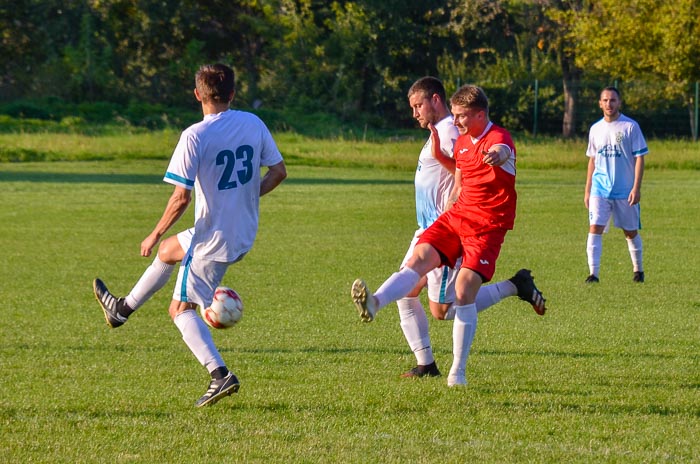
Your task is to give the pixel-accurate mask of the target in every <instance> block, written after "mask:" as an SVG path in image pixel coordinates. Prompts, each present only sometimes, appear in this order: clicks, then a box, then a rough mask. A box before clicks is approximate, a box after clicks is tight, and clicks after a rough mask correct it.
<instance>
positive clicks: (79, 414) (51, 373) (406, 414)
mask: <svg viewBox="0 0 700 464" xmlns="http://www.w3.org/2000/svg"><path fill="white" fill-rule="evenodd" d="M284 141H285V137H282V140H281V141H280V145H283V143H284ZM171 142H172V140H170V141H169V142H168V144H166V145H168V147H169V148H168V154H167V155H165V156H164V158H163V160H148V159H137V160H134V159H132V160H128V159H127V160H123V159H115V160H114V161H100V162H97V161H81V162H52V163H44V162H42V163H12V164H9V163H5V164H0V182H1V183H2V190H1V191H0V246H1V247H2V250H3V265H2V266H0V286H1V287H0V288H2V301H3V310H2V314H3V317H2V321H1V322H0V367H1V372H2V376H1V377H0V462H8V463H14V462H45V463H82V462H105V463H161V462H162V463H166V462H168V463H200V462H265V463H267V462H338V463H340V462H455V463H458V462H459V463H462V462H538V463H539V462H551V463H560V462H570V463H573V462H577V463H578V462H580V463H588V462H625V463H627V462H633V463H636V462H639V463H641V462H693V461H695V462H698V461H700V442H699V441H698V436H700V365H699V360H700V357H699V355H698V349H699V348H700V335H699V330H698V329H699V328H700V296H699V294H698V290H697V289H698V287H697V282H698V281H700V265H699V264H700V259H699V257H700V247H699V246H698V242H697V226H698V219H697V218H698V217H700V205H699V204H698V202H697V198H698V197H700V178H699V177H698V175H697V171H695V170H680V169H662V167H663V166H660V168H659V169H652V170H650V171H649V172H647V176H646V179H645V184H644V188H643V199H642V202H643V203H642V204H643V221H644V229H643V230H642V236H643V239H644V244H645V264H646V274H647V282H646V283H645V284H643V285H639V284H633V283H632V282H631V277H632V272H631V266H630V263H629V256H628V254H627V250H626V244H625V243H624V239H623V237H622V234H621V233H620V232H619V231H617V230H615V231H613V232H611V233H610V234H608V235H607V236H606V237H605V238H604V251H603V265H602V273H601V283H600V284H599V285H596V286H587V285H585V284H583V279H584V278H585V276H586V274H587V266H586V258H585V236H586V230H587V213H586V210H585V209H584V207H583V201H582V200H583V198H582V196H583V181H584V177H585V172H584V171H582V170H581V169H573V167H575V165H571V166H567V168H566V169H548V170H544V169H537V170H536V169H527V168H523V169H520V170H519V172H518V176H519V181H518V191H519V210H518V218H517V222H516V227H515V230H514V231H512V232H511V233H509V234H508V236H507V238H506V243H505V245H504V247H503V251H502V254H501V257H500V259H499V263H498V269H497V274H496V277H495V278H496V279H499V280H500V279H504V278H507V277H509V276H510V275H512V273H513V272H514V271H515V270H517V269H518V268H520V267H530V268H532V269H533V273H534V275H535V278H536V280H537V283H538V286H539V287H540V288H541V289H542V290H543V291H544V292H545V295H546V297H547V298H548V303H549V307H550V310H549V312H548V313H547V315H546V316H544V317H538V316H536V315H535V313H534V312H533V311H532V310H531V309H530V308H529V305H527V304H526V303H523V302H520V301H518V300H517V299H513V298H511V299H508V300H506V301H503V302H501V303H500V304H498V305H497V306H495V307H493V308H490V309H489V310H487V311H486V312H484V313H481V315H480V318H479V327H478V331H477V335H476V339H475V342H474V346H473V350H472V354H471V356H470V359H469V365H468V378H469V386H468V387H467V388H460V389H449V388H447V386H446V384H445V377H442V378H435V379H424V380H420V381H411V380H408V381H407V380H404V379H400V378H398V374H400V373H401V372H403V371H404V370H406V369H407V368H410V367H411V366H412V365H413V364H414V358H413V356H412V354H411V353H410V352H409V350H408V348H407V346H406V343H405V340H404V339H403V335H402V334H401V331H400V328H399V322H398V315H397V312H396V309H395V305H391V306H389V307H387V308H386V309H385V310H383V311H382V312H381V313H380V314H379V315H378V317H377V319H376V320H375V322H373V323H371V324H362V323H360V322H359V319H358V317H357V315H356V313H355V311H354V309H353V307H352V304H351V303H350V300H349V296H348V293H349V286H350V283H351V282H352V280H353V279H355V278H356V277H358V276H362V277H364V278H365V279H367V281H368V283H369V284H370V286H372V287H373V288H375V287H376V286H377V285H378V284H379V283H381V281H382V280H383V279H384V278H386V277H387V276H388V275H389V274H390V273H392V272H393V271H394V270H395V269H396V267H397V266H398V264H399V263H400V260H401V258H402V257H403V254H404V252H405V248H406V246H407V245H408V242H409V240H410V238H411V235H412V232H413V230H414V227H415V224H414V221H415V220H414V217H413V215H414V211H413V186H412V174H411V172H410V169H404V168H401V167H400V166H404V164H405V165H406V166H408V163H409V161H408V160H411V159H412V160H413V163H415V156H416V153H417V149H416V146H410V147H409V146H406V148H407V149H410V152H406V153H400V154H397V153H395V152H394V155H389V154H372V153H371V150H369V149H366V150H365V148H364V146H363V145H361V144H352V143H349V142H345V143H340V142H338V143H336V145H337V146H335V149H334V151H333V152H334V153H342V154H343V156H344V157H347V159H344V161H343V162H342V163H340V161H338V163H339V164H340V165H341V166H339V167H323V166H321V167H319V166H304V165H293V166H291V167H290V169H289V173H290V177H289V179H288V181H286V182H285V183H284V184H283V185H282V186H281V187H280V188H279V189H278V190H276V191H274V192H273V193H271V194H270V195H269V196H267V197H264V198H263V200H262V202H261V228H260V233H259V236H258V240H257V242H256V245H255V247H254V248H253V250H252V251H251V253H250V254H249V255H248V256H247V257H246V258H245V259H244V260H243V261H242V262H240V263H238V264H236V265H234V266H233V267H232V268H231V269H230V270H229V272H228V274H227V275H226V278H225V279H224V283H225V284H227V285H229V286H231V287H233V288H235V289H237V290H238V291H239V292H240V294H241V295H242V298H243V301H244V304H245V313H244V314H245V315H244V318H243V320H242V321H241V323H240V324H239V325H238V326H236V327H235V328H233V329H231V330H227V331H216V332H215V333H214V336H215V340H216V342H217V345H218V346H219V348H220V350H221V352H222V354H223V356H224V358H225V359H226V360H227V362H228V363H229V364H230V367H231V368H232V369H234V370H235V372H236V373H237V374H238V376H239V377H240V379H241V382H242V387H241V390H240V392H239V393H238V394H237V395H236V396H234V397H231V398H227V399H224V400H222V401H221V402H220V403H218V404H217V405H215V406H214V407H211V408H206V409H204V410H198V409H195V408H194V407H193V403H194V401H195V400H196V399H197V398H198V397H199V396H200V395H201V394H202V393H203V392H204V390H205V388H206V386H207V382H208V380H207V375H206V372H204V369H203V368H202V367H201V366H199V364H198V363H197V362H196V361H195V359H194V357H193V356H192V355H191V354H190V352H189V351H188V350H187V348H186V347H185V345H184V343H183V342H182V340H181V338H180V335H179V332H178V331H177V329H176V328H175V327H174V325H173V324H172V323H171V322H170V319H169V317H168V314H167V305H168V302H169V299H170V294H171V287H170V285H169V286H168V287H166V289H164V290H163V291H161V292H160V293H159V294H157V295H156V296H155V297H154V298H153V299H152V300H151V301H150V302H148V303H147V304H146V305H145V306H144V307H142V308H141V309H139V311H138V312H137V313H136V314H135V315H134V316H133V317H132V319H130V320H129V322H128V323H127V324H126V325H125V326H124V327H121V328H119V329H117V330H110V329H109V328H108V327H107V326H106V325H105V323H104V320H103V318H102V315H101V312H100V310H99V308H98V306H97V303H96V302H95V301H94V297H93V295H92V289H91V280H92V279H93V278H94V277H95V276H100V277H102V278H103V279H104V280H105V281H106V282H107V283H108V285H110V287H111V288H112V289H113V290H114V291H115V292H117V293H120V294H123V293H126V292H127V291H128V290H129V289H130V288H131V285H133V283H134V282H135V280H136V279H137V278H138V277H139V276H140V274H141V272H142V271H143V269H144V268H145V266H147V265H148V264H149V263H150V260H149V259H144V258H140V257H139V244H140V242H141V240H142V239H143V238H144V237H145V235H146V234H147V233H148V232H150V230H151V228H152V227H153V225H154V224H155V222H156V221H157V220H158V218H159V217H160V213H161V210H162V208H163V207H164V205H165V202H166V201H167V198H168V196H169V194H170V191H171V190H170V187H169V186H167V185H166V184H163V183H162V182H161V177H162V173H163V170H164V169H165V166H166V164H167V161H165V160H167V157H168V156H169V151H170V150H171V149H172V147H170V146H169V144H170V143H171ZM324 143H325V142H324ZM328 143H329V145H328V146H329V147H331V145H330V142H328ZM110 145H112V144H110ZM114 145H116V143H115V144H114ZM310 145H312V144H310ZM525 145H527V144H525ZM321 146H322V147H325V145H323V144H321ZM418 147H419V145H418ZM557 147H558V146H557ZM535 148H536V149H537V151H536V150H535ZM164 149H165V148H164ZM355 149H357V150H358V151H359V152H362V153H360V154H358V155H357V157H354V156H353V154H352V153H353V151H354V150H355ZM529 149H530V147H527V146H523V149H522V150H521V153H522V154H523V160H526V159H527V157H528V156H529V155H528V154H527V153H528V150H529ZM556 149H557V150H558V148H556ZM63 150H64V151H66V152H69V151H70V149H69V148H68V146H67V147H66V148H65V149H63ZM108 150H117V147H116V146H110V147H109V149H108ZM309 150H310V151H311V152H313V149H312V147H309ZM319 150H321V148H319ZM322 150H328V148H322ZM363 150H364V151H363ZM654 150H655V149H654V147H652V152H654ZM77 151H80V149H79V148H76V152H77ZM88 151H89V150H88ZM299 151H300V152H301V151H302V150H301V149H299ZM553 151H555V150H551V149H547V147H539V146H536V147H534V148H532V151H531V153H533V154H532V156H533V157H535V156H537V157H545V156H548V155H547V153H551V152H553ZM95 153H98V155H99V157H100V158H101V157H102V155H100V154H99V153H100V151H99V150H97V149H95ZM318 153H319V154H318V155H313V154H312V155H309V156H311V157H312V158H313V159H317V158H319V159H325V158H324V157H325V156H329V155H324V154H322V153H320V151H319V152H318ZM536 153H539V154H536ZM565 155H566V156H567V157H570V158H571V159H573V158H574V156H578V155H581V156H583V154H582V152H581V150H580V147H579V146H578V145H577V146H575V147H574V148H573V149H571V150H570V152H567V153H566V154H565ZM111 156H112V155H109V156H105V158H110V157H111ZM114 156H115V157H116V155H114ZM299 156H300V157H303V156H304V155H299ZM383 156H387V157H388V156H395V157H396V159H399V160H400V162H397V163H394V162H387V163H386V164H384V166H385V167H387V168H388V169H365V168H359V167H342V165H348V166H352V163H357V165H365V164H367V163H373V162H374V161H375V159H376V158H375V157H377V158H381V157H383ZM147 157H148V156H145V157H144V158H147ZM404 157H405V158H406V159H405V160H404ZM567 159H568V158H567ZM651 159H652V158H651V157H650V160H651ZM336 160H337V159H336V158H332V159H331V160H330V161H328V163H331V162H335V161H336ZM572 163H573V161H572ZM319 164H322V163H319ZM523 164H525V163H523ZM190 223H191V212H190V213H188V215H187V216H186V217H184V218H183V219H182V220H181V222H180V223H179V224H178V225H177V226H176V229H177V230H180V229H181V228H184V227H188V226H189V225H190ZM430 324H431V326H430V330H431V335H432V340H433V346H434V350H435V353H436V358H437V361H438V363H439V365H440V366H441V367H442V369H443V370H446V369H448V368H449V365H450V362H451V327H452V324H451V323H449V322H441V321H434V320H431V321H430Z"/></svg>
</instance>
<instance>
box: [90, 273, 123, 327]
mask: <svg viewBox="0 0 700 464" xmlns="http://www.w3.org/2000/svg"><path fill="white" fill-rule="evenodd" d="M92 289H93V291H94V292H95V298H97V302H98V303H99V304H100V306H101V307H102V312H104V315H105V320H106V321H107V325H109V326H110V327H112V328H113V329H116V328H117V327H119V326H120V325H123V324H124V323H125V322H126V320H127V316H123V315H121V314H119V309H120V308H123V307H125V306H126V303H124V298H117V297H115V296H114V295H112V294H111V293H110V292H109V290H107V286H106V285H105V283H104V282H102V281H101V280H100V279H95V280H94V281H93V282H92Z"/></svg>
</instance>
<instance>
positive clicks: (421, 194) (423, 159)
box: [415, 116, 459, 229]
mask: <svg viewBox="0 0 700 464" xmlns="http://www.w3.org/2000/svg"><path fill="white" fill-rule="evenodd" d="M435 128H436V129H437V131H438V135H439V136H440V149H441V150H442V152H443V153H444V154H445V155H447V156H449V157H450V158H452V157H453V156H454V154H453V147H454V143H455V140H457V137H459V131H458V130H457V128H456V127H455V126H454V125H453V124H452V116H448V117H446V118H445V119H443V120H442V121H440V122H438V123H437V124H435ZM432 147H433V143H432V140H431V139H430V138H428V141H427V142H425V145H423V149H422V150H421V152H420V156H419V157H418V167H417V169H416V178H415V187H416V216H417V219H418V227H419V228H421V229H427V228H428V226H430V224H432V223H433V222H435V220H436V219H437V218H438V216H440V214H442V213H443V212H444V211H445V210H446V209H447V201H448V199H449V196H450V192H451V191H452V187H453V186H454V176H453V175H452V173H451V172H450V171H448V170H447V169H445V167H443V165H442V164H440V163H439V162H438V161H437V160H436V159H435V158H434V157H433V153H432V149H433V148H432Z"/></svg>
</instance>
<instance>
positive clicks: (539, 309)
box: [508, 269, 547, 316]
mask: <svg viewBox="0 0 700 464" xmlns="http://www.w3.org/2000/svg"><path fill="white" fill-rule="evenodd" d="M508 280H510V281H511V282H512V283H513V285H515V288H517V289H518V298H520V299H521V300H523V301H527V302H528V303H530V304H531V305H532V309H534V310H535V312H536V313H537V314H539V315H540V316H544V313H545V311H547V308H546V307H545V301H547V300H545V299H544V295H542V292H540V291H539V290H538V289H537V287H536V286H535V280H534V279H533V278H532V274H531V272H530V270H529V269H520V270H519V271H518V272H516V273H515V275H514V276H513V277H511V278H510V279H508Z"/></svg>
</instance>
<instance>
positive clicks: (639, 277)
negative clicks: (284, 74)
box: [632, 271, 644, 284]
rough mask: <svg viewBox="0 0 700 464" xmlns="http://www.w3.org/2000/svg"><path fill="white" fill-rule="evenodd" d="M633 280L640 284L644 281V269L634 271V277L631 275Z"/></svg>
mask: <svg viewBox="0 0 700 464" xmlns="http://www.w3.org/2000/svg"><path fill="white" fill-rule="evenodd" d="M632 281H633V282H639V283H640V284H641V283H642V282H644V271H642V272H639V271H635V272H634V277H632Z"/></svg>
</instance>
